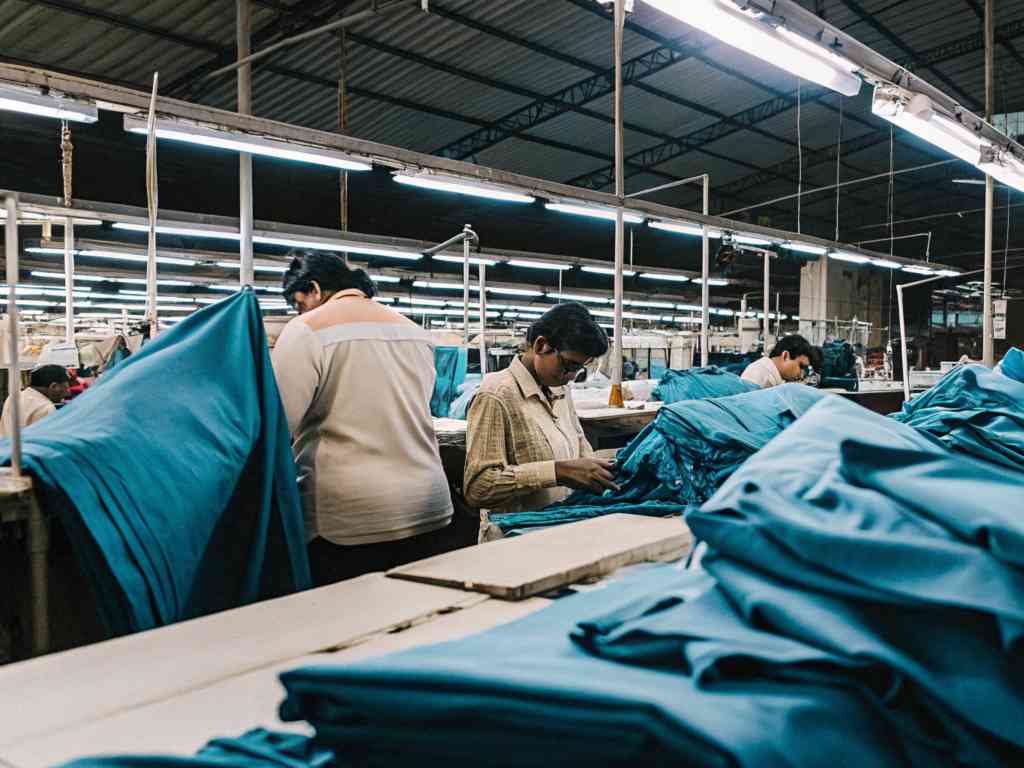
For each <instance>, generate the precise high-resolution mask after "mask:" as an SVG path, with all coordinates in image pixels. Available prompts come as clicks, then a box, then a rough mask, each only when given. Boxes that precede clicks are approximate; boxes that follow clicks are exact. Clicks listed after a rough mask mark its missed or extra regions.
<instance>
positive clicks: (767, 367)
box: [741, 334, 821, 389]
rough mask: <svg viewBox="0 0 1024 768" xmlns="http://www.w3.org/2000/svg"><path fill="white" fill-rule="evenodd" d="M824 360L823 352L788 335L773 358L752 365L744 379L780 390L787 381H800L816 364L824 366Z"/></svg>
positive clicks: (773, 354)
mask: <svg viewBox="0 0 1024 768" xmlns="http://www.w3.org/2000/svg"><path fill="white" fill-rule="evenodd" d="M820 360H821V351H820V350H818V349H817V348H816V347H814V346H813V345H812V344H811V343H810V342H809V341H807V339H805V338H804V337H803V336H800V335H798V334H793V335H792V336H784V337H782V338H781V339H779V340H778V342H776V344H775V348H774V349H773V350H772V353H771V355H769V356H768V357H762V358H761V359H760V360H757V361H755V362H753V363H751V364H750V365H748V366H747V367H746V369H744V371H743V376H742V377H741V378H743V380H744V381H749V382H752V383H754V384H757V386H759V387H761V388H762V389H767V388H769V387H777V386H779V385H780V384H785V383H786V382H787V381H800V379H802V378H803V377H804V374H805V373H806V372H807V369H808V367H810V366H811V365H812V364H813V365H814V367H815V368H816V369H817V368H819V367H820V365H821V363H820Z"/></svg>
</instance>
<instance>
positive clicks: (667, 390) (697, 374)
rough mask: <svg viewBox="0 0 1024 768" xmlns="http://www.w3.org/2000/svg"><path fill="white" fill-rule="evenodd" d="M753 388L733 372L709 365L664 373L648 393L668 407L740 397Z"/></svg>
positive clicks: (753, 388)
mask: <svg viewBox="0 0 1024 768" xmlns="http://www.w3.org/2000/svg"><path fill="white" fill-rule="evenodd" d="M755 389H757V387H756V385H754V384H751V383H750V382H748V381H744V380H743V379H741V378H740V377H739V376H737V375H736V374H735V373H729V372H728V371H725V370H722V369H721V368H718V367H716V366H714V365H710V366H708V367H707V368H689V369H686V370H682V371H675V370H670V371H666V372H665V374H664V375H663V376H662V378H661V381H659V382H658V386H657V387H656V388H655V389H654V391H653V392H652V393H651V399H652V400H660V401H661V402H663V403H665V404H666V405H669V404H671V403H678V402H680V401H681V400H703V399H705V398H708V397H727V396H729V395H740V394H743V393H744V392H751V391H753V390H755Z"/></svg>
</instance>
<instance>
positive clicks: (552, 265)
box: [505, 259, 572, 272]
mask: <svg viewBox="0 0 1024 768" xmlns="http://www.w3.org/2000/svg"><path fill="white" fill-rule="evenodd" d="M505 263H506V264H508V265H509V266H510V267H523V268H525V269H554V270H557V271H558V272H565V271H566V270H567V269H572V264H558V263H556V262H554V261H527V260H526V259H509V260H508V261H506V262H505Z"/></svg>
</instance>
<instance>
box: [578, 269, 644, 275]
mask: <svg viewBox="0 0 1024 768" xmlns="http://www.w3.org/2000/svg"><path fill="white" fill-rule="evenodd" d="M583 271H584V272H589V273H590V274H592V275H612V276H614V275H615V270H614V269H613V268H612V267H583ZM635 274H636V272H634V271H633V270H631V269H624V270H622V276H623V277H633V275H635Z"/></svg>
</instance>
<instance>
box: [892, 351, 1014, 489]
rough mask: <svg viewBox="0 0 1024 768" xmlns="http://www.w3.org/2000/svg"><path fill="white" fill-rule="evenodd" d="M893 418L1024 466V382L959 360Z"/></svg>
mask: <svg viewBox="0 0 1024 768" xmlns="http://www.w3.org/2000/svg"><path fill="white" fill-rule="evenodd" d="M892 418H894V419H896V420H897V421H901V422H903V423H904V424H908V425H910V426H912V427H914V429H917V430H919V431H920V432H922V433H925V434H928V435H931V436H932V437H934V438H936V439H937V440H939V441H940V442H941V443H942V444H943V445H944V446H946V447H947V448H949V449H950V450H952V451H956V452H958V453H965V454H968V455H970V456H974V457H975V458H978V459H984V460H985V461H989V462H992V463H995V464H999V465H1001V466H1004V467H1007V468H1009V469H1016V470H1020V471H1024V382H1019V381H1015V380H1014V379H1012V378H1010V377H1008V376H1004V375H1000V374H998V373H996V372H995V371H992V370H990V369H988V368H986V367H984V366H982V365H961V366H958V367H957V368H954V369H953V370H952V371H950V372H949V373H948V374H946V375H945V376H944V377H943V378H942V379H941V380H940V381H939V382H938V383H937V384H936V385H935V386H933V387H932V388H931V389H929V390H928V391H927V392H923V393H922V394H920V395H918V396H917V397H915V398H914V399H913V400H910V401H908V402H906V403H904V404H903V409H902V410H901V411H900V412H899V413H894V414H892Z"/></svg>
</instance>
